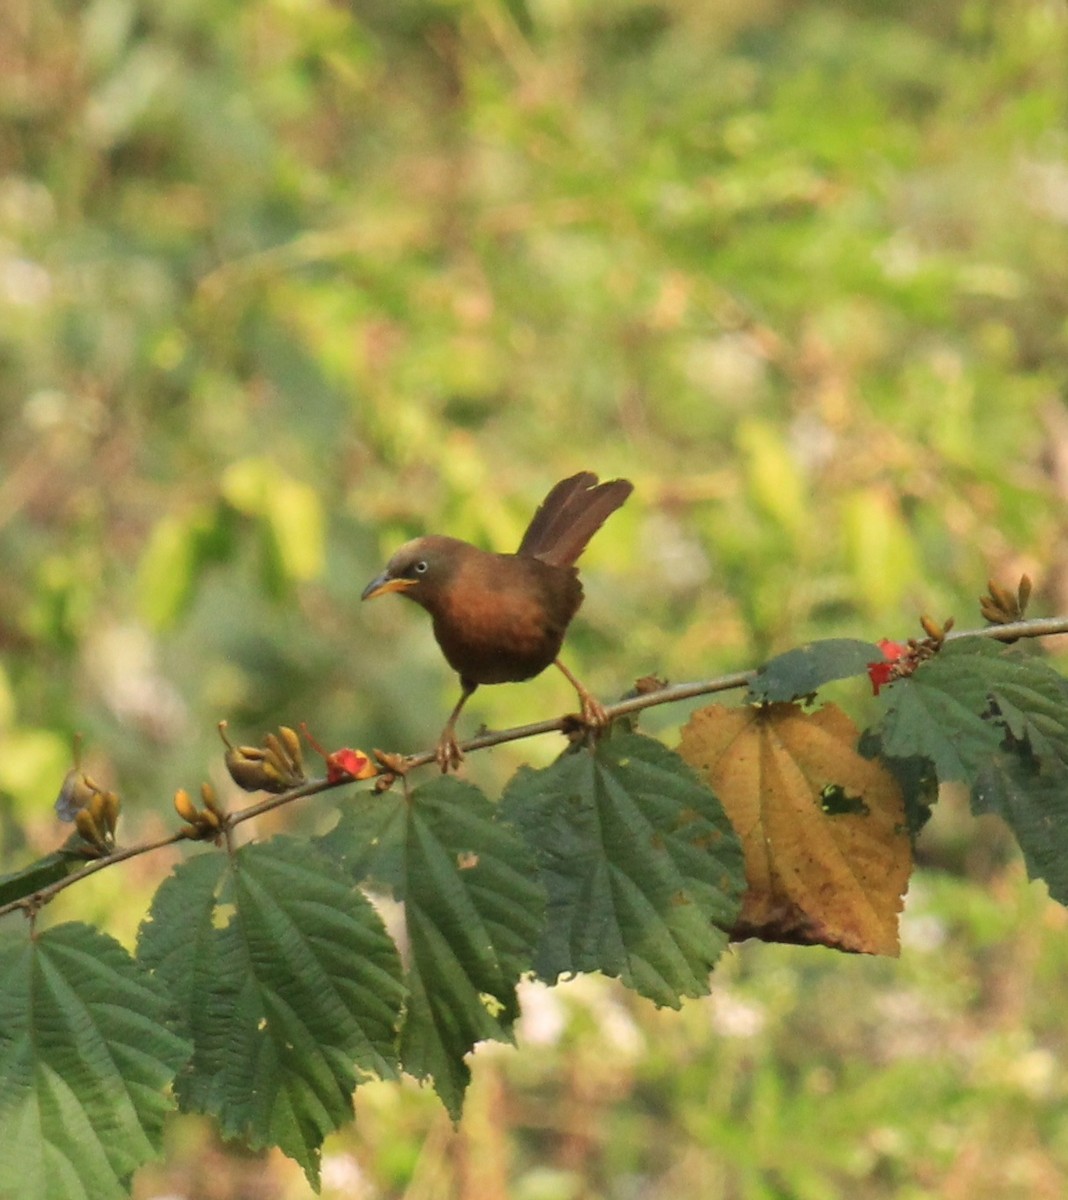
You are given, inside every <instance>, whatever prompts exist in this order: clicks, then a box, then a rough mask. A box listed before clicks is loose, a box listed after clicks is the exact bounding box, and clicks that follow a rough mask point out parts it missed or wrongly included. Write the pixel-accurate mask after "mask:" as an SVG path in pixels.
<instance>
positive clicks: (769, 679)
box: [746, 638, 883, 704]
mask: <svg viewBox="0 0 1068 1200" xmlns="http://www.w3.org/2000/svg"><path fill="white" fill-rule="evenodd" d="M882 658H883V652H882V651H881V650H880V649H879V647H878V646H876V645H875V644H874V643H873V642H860V641H857V640H856V639H854V638H828V639H827V640H826V641H822V642H809V643H808V644H807V645H805V646H798V647H797V648H796V649H795V650H788V651H787V652H786V653H785V654H780V655H779V656H778V657H777V658H773V659H771V661H770V662H767V663H765V664H764V666H762V667H761V668H760V670H759V671H757V673H756V677H755V678H754V679H753V681H752V682H751V683H750V684H749V694H748V696H747V697H746V699H747V700H748V701H749V703H750V704H759V703H776V702H778V701H791V700H798V699H800V698H801V697H802V696H811V695H812V693H813V692H815V691H818V690H819V688H821V687H822V686H823V685H824V684H825V683H830V682H831V680H833V679H849V678H850V677H852V676H854V675H863V674H865V673H866V671H867V669H868V664H869V663H873V662H881V661H882Z"/></svg>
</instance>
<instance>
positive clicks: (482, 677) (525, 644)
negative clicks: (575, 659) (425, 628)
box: [432, 554, 582, 683]
mask: <svg viewBox="0 0 1068 1200" xmlns="http://www.w3.org/2000/svg"><path fill="white" fill-rule="evenodd" d="M581 603H582V585H581V584H580V583H579V580H578V573H577V572H576V571H575V570H574V569H573V568H570V567H553V566H549V565H548V564H546V563H542V562H539V561H538V560H536V559H528V558H522V557H519V556H514V555H481V554H480V555H479V556H478V557H472V558H471V559H469V560H468V561H466V562H465V563H463V564H462V566H461V567H460V568H459V569H458V570H457V572H456V574H455V575H454V577H453V578H452V579H451V580H450V585H449V587H448V588H447V589H445V590H444V592H443V594H442V595H441V596H439V597H438V598H437V603H436V604H435V606H434V609H433V610H432V616H433V619H434V634H435V637H436V638H437V641H438V644H439V645H440V646H441V649H442V652H443V653H444V655H445V658H446V659H447V660H448V662H449V665H450V666H451V667H452V668H453V670H455V671H456V672H457V673H458V674H459V675H460V676H461V677H462V678H464V679H466V680H469V681H470V682H472V683H512V682H517V681H519V680H522V679H530V678H532V677H533V676H534V675H537V674H538V673H539V672H541V671H543V670H544V669H545V668H546V667H547V666H548V665H549V664H550V663H551V662H552V661H553V659H555V658H556V656H557V655H558V654H559V652H560V646H561V644H562V643H563V640H564V634H565V633H566V632H567V627H568V624H569V623H570V621H571V618H572V617H573V616H574V615H575V613H576V611H577V610H578V607H579V605H580V604H581Z"/></svg>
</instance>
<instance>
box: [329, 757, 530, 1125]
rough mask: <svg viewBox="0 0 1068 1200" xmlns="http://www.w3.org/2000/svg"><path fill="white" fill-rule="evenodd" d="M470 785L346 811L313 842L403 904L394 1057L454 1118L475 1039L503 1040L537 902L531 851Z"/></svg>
mask: <svg viewBox="0 0 1068 1200" xmlns="http://www.w3.org/2000/svg"><path fill="white" fill-rule="evenodd" d="M499 816H500V814H499V813H498V811H497V809H496V808H495V806H494V805H492V804H491V803H490V802H489V800H487V799H486V797H485V796H484V795H483V794H482V793H481V792H480V791H479V790H478V788H476V787H473V786H472V785H471V784H469V783H462V782H461V781H460V780H458V779H449V778H445V779H437V780H434V781H433V782H431V783H427V784H424V785H423V786H422V787H419V788H416V789H415V791H414V792H412V793H411V795H409V796H404V795H401V794H399V793H397V792H386V793H383V794H382V795H380V796H366V797H360V799H359V800H358V801H356V802H355V803H354V804H353V805H351V806H348V807H347V808H346V810H345V813H344V815H343V816H342V818H341V820H340V821H339V822H338V825H337V827H336V828H335V829H333V830H332V831H331V832H330V833H329V834H327V835H326V837H325V838H323V839H322V840H321V843H320V844H321V845H322V846H323V848H324V849H325V850H326V851H327V853H329V854H332V855H335V856H336V857H337V858H338V859H339V860H340V862H341V863H342V865H343V866H344V869H345V870H346V871H349V872H351V873H352V874H353V877H354V878H357V879H359V880H361V881H362V880H365V879H370V880H373V881H374V882H375V883H376V884H377V885H379V886H382V887H387V888H389V889H390V890H391V891H392V893H393V895H394V896H396V898H397V899H398V900H403V901H404V916H405V928H406V931H407V935H408V947H409V960H408V971H407V978H406V982H407V984H408V990H409V996H408V1008H407V1012H406V1014H405V1019H404V1024H403V1027H402V1030H401V1041H400V1051H401V1063H402V1065H403V1067H404V1069H405V1071H407V1072H408V1073H409V1074H411V1075H414V1076H416V1077H417V1078H419V1079H426V1078H429V1079H431V1080H432V1081H433V1084H434V1090H435V1091H436V1092H437V1093H438V1095H439V1096H440V1097H441V1100H442V1103H443V1104H444V1105H445V1107H446V1108H447V1109H448V1110H449V1113H450V1114H451V1115H452V1116H453V1117H454V1118H456V1119H459V1116H460V1112H461V1109H462V1107H463V1098H464V1092H465V1090H466V1088H467V1084H468V1082H469V1081H470V1074H471V1073H470V1069H469V1068H468V1065H467V1063H466V1062H465V1061H464V1056H465V1055H466V1054H467V1053H468V1052H469V1051H470V1050H471V1049H473V1048H474V1046H475V1044H476V1043H477V1042H480V1041H489V1040H495V1041H510V1040H511V1038H512V1026H513V1025H514V1023H515V1019H516V1017H517V1016H518V1013H519V1003H518V1000H517V999H516V994H515V988H516V983H517V982H518V981H519V978H520V976H521V975H522V974H523V973H524V971H528V970H529V969H530V968H531V965H532V961H533V954H534V946H535V944H536V942H537V938H538V935H539V933H540V930H541V918H542V913H543V910H544V904H545V898H544V895H543V894H542V891H541V889H540V887H539V886H538V884H537V882H536V881H535V879H534V862H533V856H532V854H531V852H530V850H529V848H528V847H527V846H525V845H524V844H523V842H522V841H521V840H520V839H519V837H517V836H516V832H515V830H514V829H512V827H511V826H510V825H507V824H505V823H504V822H502V821H501V820H499Z"/></svg>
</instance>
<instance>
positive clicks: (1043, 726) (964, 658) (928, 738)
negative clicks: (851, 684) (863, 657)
mask: <svg viewBox="0 0 1068 1200" xmlns="http://www.w3.org/2000/svg"><path fill="white" fill-rule="evenodd" d="M881 697H882V699H883V700H884V704H885V706H886V712H885V715H884V717H883V720H882V722H881V723H880V724H879V725H877V726H876V730H875V732H876V733H877V734H878V735H879V736H880V738H881V739H882V744H883V753H884V754H886V755H889V756H894V757H903V758H904V757H910V756H915V755H919V756H921V757H924V758H928V759H930V760H931V762H932V763H933V764H934V767H935V771H936V773H937V775H938V778H939V780H940V781H941V782H943V783H945V782H948V781H950V780H955V779H959V780H965V781H967V782H968V783H969V784H971V783H973V782H974V781H975V779H976V777H977V776H978V774H979V772H980V771H982V770H983V769H984V768H985V767H986V766H988V765H989V764H990V763H991V762H993V760H994V759H995V758H996V756H997V754H998V751H999V748H1000V746H1001V744H1002V742H1003V740H1004V739H1005V735H1006V733H1008V734H1011V735H1012V737H1013V738H1014V739H1015V740H1017V741H1026V742H1027V743H1028V744H1029V746H1030V747H1031V750H1032V751H1033V752H1034V753H1035V754H1036V755H1038V756H1040V757H1042V756H1052V757H1056V758H1057V759H1058V760H1059V761H1060V762H1062V763H1064V764H1066V765H1068V682H1066V681H1065V680H1064V679H1063V678H1061V676H1059V675H1058V674H1057V673H1056V672H1055V671H1053V670H1052V669H1051V668H1050V667H1049V666H1048V664H1046V663H1044V662H1043V661H1042V660H1041V659H1038V658H1034V657H1031V656H1027V655H1023V654H1021V653H1020V651H1019V650H1017V649H1015V648H1010V647H1005V646H1001V645H999V644H997V643H994V642H992V641H991V640H990V639H988V638H976V637H973V638H960V639H958V640H956V641H953V642H950V643H948V644H947V645H946V646H945V647H943V649H942V650H941V651H940V652H939V653H938V654H937V655H936V656H935V657H934V658H933V659H931V660H929V661H928V662H924V663H921V664H920V666H919V667H918V668H917V669H916V671H915V673H914V674H913V675H912V676H910V677H909V678H906V679H901V680H898V681H896V682H895V683H894V684H892V685H890V686H889V687H886V688H885V689H884V690H883V692H882V693H881Z"/></svg>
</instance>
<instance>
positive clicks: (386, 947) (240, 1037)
mask: <svg viewBox="0 0 1068 1200" xmlns="http://www.w3.org/2000/svg"><path fill="white" fill-rule="evenodd" d="M139 954H140V956H141V958H142V960H143V961H144V962H145V963H147V964H148V965H149V966H151V967H153V968H154V969H155V970H156V971H157V972H158V974H159V976H160V977H161V978H162V979H163V980H164V981H165V982H166V983H167V985H168V986H169V987H170V988H171V990H172V991H173V993H174V995H175V996H176V997H177V999H178V1003H179V1006H180V1009H181V1014H182V1019H183V1021H184V1023H185V1026H186V1028H187V1029H188V1032H189V1035H190V1036H191V1038H192V1039H193V1044H194V1052H193V1057H192V1059H191V1061H190V1063H189V1066H188V1068H187V1070H186V1071H185V1072H184V1073H183V1074H182V1075H181V1076H180V1077H179V1079H178V1085H177V1086H178V1097H179V1100H180V1102H181V1105H182V1107H183V1108H185V1109H190V1110H194V1111H202V1112H209V1113H213V1114H214V1115H215V1116H217V1117H218V1119H219V1123H220V1126H221V1129H222V1132H223V1134H224V1136H226V1137H240V1138H243V1139H244V1140H245V1141H246V1142H248V1144H249V1145H251V1146H252V1147H254V1148H260V1147H263V1146H269V1145H277V1146H279V1147H281V1149H282V1150H284V1151H285V1153H286V1154H288V1155H290V1156H291V1157H292V1158H294V1159H296V1161H297V1162H299V1163H300V1165H301V1167H303V1169H304V1172H305V1174H306V1175H307V1176H308V1179H309V1180H310V1181H311V1182H312V1184H313V1185H316V1184H317V1181H318V1174H319V1157H320V1148H321V1146H322V1142H323V1139H324V1138H325V1137H326V1135H327V1134H328V1133H330V1132H332V1131H333V1130H335V1129H337V1128H338V1127H339V1126H340V1125H341V1124H343V1123H344V1122H345V1121H347V1120H349V1119H351V1117H352V1092H353V1089H354V1088H355V1086H356V1083H357V1072H356V1067H359V1068H360V1070H361V1071H362V1072H374V1073H376V1074H378V1075H381V1076H390V1075H391V1074H393V1071H394V1067H395V1063H396V1049H395V1042H396V1028H397V1025H398V1022H399V1016H400V1009H401V1004H402V999H403V989H402V985H401V981H400V963H399V960H398V957H397V952H396V948H395V947H394V945H393V943H392V941H391V940H390V938H389V936H388V934H387V933H386V931H385V929H384V927H383V925H382V922H381V920H380V919H379V917H378V914H377V913H376V912H375V911H374V909H373V907H372V906H371V904H370V903H369V902H368V901H367V899H366V898H365V897H364V896H363V895H362V894H361V893H360V892H359V891H358V890H357V889H356V888H354V887H353V885H352V883H351V882H350V880H349V879H348V878H346V877H345V876H344V875H343V874H342V873H341V872H340V871H339V870H338V868H337V867H336V866H335V865H334V864H332V863H331V862H330V861H329V860H328V859H326V858H325V857H324V856H323V855H322V854H320V853H319V852H318V851H316V850H315V848H314V847H312V846H310V845H308V844H307V843H305V842H300V841H297V840H295V839H292V838H275V839H274V840H272V841H270V842H267V843H264V844H261V845H259V844H254V845H249V846H244V847H242V848H241V849H240V850H238V851H237V852H236V853H235V854H234V855H232V856H230V857H227V856H225V855H222V854H205V855H201V856H200V857H198V858H194V859H192V860H190V861H189V862H187V863H185V864H184V865H183V866H180V867H178V868H177V870H176V871H175V872H174V874H173V876H172V877H171V878H170V879H168V880H167V881H166V882H165V883H164V884H163V885H162V887H161V888H160V889H159V891H158V892H157V893H156V898H155V901H154V902H153V905H152V910H151V912H150V914H149V916H148V918H147V920H146V921H145V923H144V924H143V925H142V927H141V933H140V941H139Z"/></svg>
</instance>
